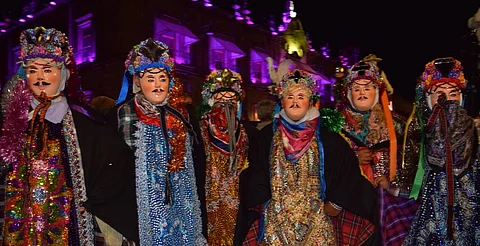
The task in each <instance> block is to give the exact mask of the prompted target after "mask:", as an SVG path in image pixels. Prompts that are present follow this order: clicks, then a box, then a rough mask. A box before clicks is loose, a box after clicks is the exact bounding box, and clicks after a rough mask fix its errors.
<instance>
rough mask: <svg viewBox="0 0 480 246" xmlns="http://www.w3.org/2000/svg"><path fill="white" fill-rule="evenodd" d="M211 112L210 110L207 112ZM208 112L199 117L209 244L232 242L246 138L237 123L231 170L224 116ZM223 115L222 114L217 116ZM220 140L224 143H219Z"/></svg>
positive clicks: (227, 243) (246, 158) (245, 154)
mask: <svg viewBox="0 0 480 246" xmlns="http://www.w3.org/2000/svg"><path fill="white" fill-rule="evenodd" d="M210 113H211V112H210ZM210 113H208V114H207V115H206V117H205V118H204V119H203V120H202V124H201V133H202V138H203V142H204V146H205V153H206V179H205V192H206V194H205V197H206V198H205V199H206V207H207V221H208V223H207V224H208V243H209V245H233V243H234V240H233V239H234V232H235V225H236V221H237V213H238V207H239V203H240V197H239V182H240V174H241V172H242V171H243V170H245V169H246V168H247V167H248V165H249V163H248V154H247V153H248V138H247V135H246V132H245V129H244V128H243V126H242V125H241V124H238V123H237V124H236V128H235V132H236V134H235V136H236V140H237V142H236V144H235V151H236V153H234V155H235V156H236V168H235V169H234V171H233V172H231V171H230V165H229V163H230V156H231V153H230V152H229V147H228V146H229V145H228V143H229V139H228V136H229V135H228V133H227V132H226V122H225V121H226V119H225V118H224V117H223V116H222V115H224V114H221V113H219V112H214V114H210ZM220 116H222V117H220ZM222 143H223V144H222Z"/></svg>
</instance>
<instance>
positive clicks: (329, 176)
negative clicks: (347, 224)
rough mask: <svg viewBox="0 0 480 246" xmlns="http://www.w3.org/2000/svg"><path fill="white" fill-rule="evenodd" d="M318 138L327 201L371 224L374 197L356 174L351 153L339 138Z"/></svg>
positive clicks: (324, 134)
mask: <svg viewBox="0 0 480 246" xmlns="http://www.w3.org/2000/svg"><path fill="white" fill-rule="evenodd" d="M321 136H322V141H323V146H324V158H325V180H326V184H327V187H326V198H327V200H329V201H331V202H333V203H335V204H336V205H338V206H341V207H342V208H344V209H347V210H349V211H351V212H353V213H355V214H357V215H359V216H361V217H363V218H366V219H368V220H369V221H370V222H372V223H374V222H375V213H376V203H377V193H376V190H375V188H374V187H373V186H372V185H371V184H370V182H369V181H368V180H367V179H365V178H364V177H363V176H362V174H361V173H360V167H359V165H358V159H357V157H356V155H355V153H354V152H353V150H352V149H351V148H350V146H349V145H348V143H347V142H346V141H345V140H344V139H343V138H342V137H341V136H340V135H339V134H336V133H331V132H328V131H326V130H324V131H322V133H321ZM374 224H375V223H374Z"/></svg>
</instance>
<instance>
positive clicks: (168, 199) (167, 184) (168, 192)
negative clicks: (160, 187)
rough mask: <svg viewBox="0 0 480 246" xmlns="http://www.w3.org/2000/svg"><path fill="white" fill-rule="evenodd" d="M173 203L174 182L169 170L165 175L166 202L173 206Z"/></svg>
mask: <svg viewBox="0 0 480 246" xmlns="http://www.w3.org/2000/svg"><path fill="white" fill-rule="evenodd" d="M172 203H173V197H172V183H171V182H170V172H167V176H165V204H166V205H169V206H171V205H172Z"/></svg>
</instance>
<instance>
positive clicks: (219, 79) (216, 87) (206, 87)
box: [202, 68, 245, 106]
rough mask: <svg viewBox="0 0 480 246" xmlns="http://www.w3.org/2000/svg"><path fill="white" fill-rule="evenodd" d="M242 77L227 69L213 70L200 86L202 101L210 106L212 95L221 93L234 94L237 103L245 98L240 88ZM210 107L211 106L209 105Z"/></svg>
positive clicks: (241, 87)
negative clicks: (228, 92) (229, 92)
mask: <svg viewBox="0 0 480 246" xmlns="http://www.w3.org/2000/svg"><path fill="white" fill-rule="evenodd" d="M242 83H243V80H242V76H241V75H240V74H239V73H237V72H234V71H231V70H230V69H228V68H224V69H223V70H213V71H212V72H210V74H209V75H208V76H207V78H206V79H205V82H204V83H203V86H202V99H203V101H204V102H207V103H208V104H212V102H211V101H212V99H213V95H214V94H216V93H219V92H223V91H231V92H234V93H235V97H236V99H237V100H238V101H242V100H243V98H245V91H244V89H243V86H242ZM210 106H211V105H210Z"/></svg>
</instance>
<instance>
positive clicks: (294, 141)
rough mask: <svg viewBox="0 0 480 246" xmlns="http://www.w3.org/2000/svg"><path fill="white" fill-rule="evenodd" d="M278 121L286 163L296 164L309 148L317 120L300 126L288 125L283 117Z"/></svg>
mask: <svg viewBox="0 0 480 246" xmlns="http://www.w3.org/2000/svg"><path fill="white" fill-rule="evenodd" d="M280 120H281V121H282V122H281V124H280V126H279V127H278V129H279V130H280V132H281V135H282V141H283V151H284V152H285V158H286V159H287V160H288V161H292V162H296V161H297V160H298V159H300V157H301V156H302V155H303V154H304V153H305V151H307V149H308V148H309V147H310V143H311V142H312V139H313V135H314V134H315V130H316V128H317V124H318V118H315V119H313V120H309V121H305V122H302V123H301V124H290V123H289V122H288V121H286V120H284V118H283V117H280Z"/></svg>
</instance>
